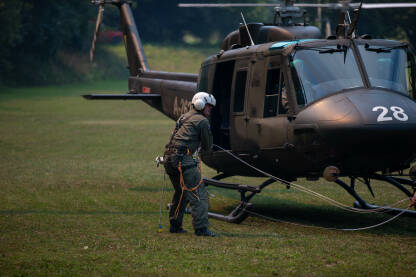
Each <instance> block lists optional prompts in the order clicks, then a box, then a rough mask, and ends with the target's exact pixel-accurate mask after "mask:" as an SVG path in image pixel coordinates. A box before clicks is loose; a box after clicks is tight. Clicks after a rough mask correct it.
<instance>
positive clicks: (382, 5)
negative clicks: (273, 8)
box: [294, 3, 416, 9]
mask: <svg viewBox="0 0 416 277" xmlns="http://www.w3.org/2000/svg"><path fill="white" fill-rule="evenodd" d="M294 6H295V7H301V8H329V9H343V8H349V9H356V8H358V7H359V6H360V3H345V4H342V3H328V4H295V5H294ZM415 7H416V3H380V4H365V3H363V6H362V8H363V9H388V8H415Z"/></svg>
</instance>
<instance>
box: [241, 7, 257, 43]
mask: <svg viewBox="0 0 416 277" xmlns="http://www.w3.org/2000/svg"><path fill="white" fill-rule="evenodd" d="M240 14H241V18H243V22H244V26H245V27H246V30H247V33H248V37H249V38H250V42H251V46H254V41H253V39H252V38H251V34H250V30H249V29H248V27H247V23H246V20H245V19H244V15H243V12H240Z"/></svg>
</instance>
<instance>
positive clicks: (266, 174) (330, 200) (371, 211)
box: [214, 144, 408, 213]
mask: <svg viewBox="0 0 416 277" xmlns="http://www.w3.org/2000/svg"><path fill="white" fill-rule="evenodd" d="M214 146H215V147H218V148H219V149H221V150H223V151H225V152H226V153H227V154H229V155H231V156H232V157H233V158H235V159H237V160H238V161H240V162H241V163H243V164H245V165H247V166H248V167H250V168H252V169H254V170H255V171H257V172H259V173H261V174H263V175H264V176H266V177H269V178H271V179H273V180H275V181H278V182H280V183H283V184H285V185H289V186H292V187H294V188H295V189H297V190H300V191H302V192H304V193H307V194H310V195H312V196H315V197H317V198H320V199H321V200H324V201H326V202H328V203H331V204H332V205H333V206H336V207H338V208H340V209H343V210H347V211H350V212H356V213H385V212H387V211H386V208H388V207H394V206H396V205H398V204H400V203H401V202H403V201H405V200H407V199H408V198H406V199H403V200H400V201H398V202H396V203H394V204H392V205H390V206H384V207H379V208H376V209H371V210H366V209H359V208H354V207H350V206H348V205H345V204H343V203H341V202H338V201H336V200H334V199H331V198H329V197H327V196H325V195H322V194H320V193H318V192H315V191H313V190H311V189H308V188H306V187H304V186H301V185H298V184H295V183H293V182H289V181H286V180H283V179H281V178H279V177H276V176H274V175H271V174H270V173H267V172H265V171H263V170H261V169H259V168H256V167H255V166H253V165H251V164H249V163H247V162H246V161H244V160H242V159H241V158H239V157H237V156H236V155H234V154H233V153H232V152H231V151H230V150H227V149H224V148H222V147H221V146H218V145H215V144H214Z"/></svg>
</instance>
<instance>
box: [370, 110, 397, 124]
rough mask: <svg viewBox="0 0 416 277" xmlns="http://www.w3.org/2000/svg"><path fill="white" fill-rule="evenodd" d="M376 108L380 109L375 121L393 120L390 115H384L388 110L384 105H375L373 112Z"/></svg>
mask: <svg viewBox="0 0 416 277" xmlns="http://www.w3.org/2000/svg"><path fill="white" fill-rule="evenodd" d="M378 110H381V114H379V115H378V117H377V122H381V121H390V120H393V118H392V117H390V116H386V114H387V113H388V112H389V110H388V109H387V108H386V107H383V106H377V107H374V108H373V112H376V111H378Z"/></svg>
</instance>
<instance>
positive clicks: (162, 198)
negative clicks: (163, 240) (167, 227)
mask: <svg viewBox="0 0 416 277" xmlns="http://www.w3.org/2000/svg"><path fill="white" fill-rule="evenodd" d="M162 170H163V168H162ZM165 187H166V172H165V170H163V186H162V194H161V196H160V204H159V228H158V229H157V231H158V232H159V233H160V232H162V230H163V226H162V206H163V200H164V195H165Z"/></svg>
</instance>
